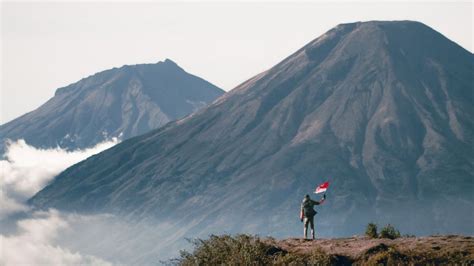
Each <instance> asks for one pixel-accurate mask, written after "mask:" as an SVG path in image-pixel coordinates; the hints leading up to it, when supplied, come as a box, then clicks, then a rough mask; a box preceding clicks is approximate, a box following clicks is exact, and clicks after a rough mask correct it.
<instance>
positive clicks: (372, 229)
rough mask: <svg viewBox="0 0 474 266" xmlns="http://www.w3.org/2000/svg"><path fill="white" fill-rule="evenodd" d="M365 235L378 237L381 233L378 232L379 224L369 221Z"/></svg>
mask: <svg viewBox="0 0 474 266" xmlns="http://www.w3.org/2000/svg"><path fill="white" fill-rule="evenodd" d="M365 235H366V236H368V237H370V238H378V237H379V234H378V233H377V225H376V224H374V223H369V224H368V225H367V228H366V229H365Z"/></svg>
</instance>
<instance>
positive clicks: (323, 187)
mask: <svg viewBox="0 0 474 266" xmlns="http://www.w3.org/2000/svg"><path fill="white" fill-rule="evenodd" d="M328 187H329V182H324V183H322V184H321V185H319V186H318V187H317V188H316V191H314V193H322V192H326V190H327V189H328Z"/></svg>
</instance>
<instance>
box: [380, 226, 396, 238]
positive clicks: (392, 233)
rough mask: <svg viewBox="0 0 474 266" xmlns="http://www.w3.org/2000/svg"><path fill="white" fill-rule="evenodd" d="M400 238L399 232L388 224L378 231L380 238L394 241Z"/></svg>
mask: <svg viewBox="0 0 474 266" xmlns="http://www.w3.org/2000/svg"><path fill="white" fill-rule="evenodd" d="M399 237H400V232H399V231H398V230H397V229H395V227H393V226H392V225H390V224H388V225H386V226H385V227H384V228H382V230H380V238H388V239H395V238H399Z"/></svg>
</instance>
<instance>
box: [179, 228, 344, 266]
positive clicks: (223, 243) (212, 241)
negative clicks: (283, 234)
mask: <svg viewBox="0 0 474 266" xmlns="http://www.w3.org/2000/svg"><path fill="white" fill-rule="evenodd" d="M190 242H191V243H192V244H193V246H194V251H193V252H192V253H190V252H187V251H181V252H180V257H179V258H177V259H173V260H171V261H170V264H174V265H181V266H188V265H189V266H191V265H192V266H194V265H328V264H337V262H338V261H341V259H342V258H339V257H337V256H332V255H327V254H326V253H324V252H323V251H322V250H320V249H315V250H313V251H312V252H311V253H309V254H299V253H289V252H287V251H285V250H282V249H280V248H278V247H277V246H276V245H274V242H275V240H274V239H265V240H262V239H261V238H259V237H258V236H249V235H243V234H241V235H236V236H230V235H222V236H216V235H211V236H210V237H209V239H206V240H202V239H196V240H191V241H190Z"/></svg>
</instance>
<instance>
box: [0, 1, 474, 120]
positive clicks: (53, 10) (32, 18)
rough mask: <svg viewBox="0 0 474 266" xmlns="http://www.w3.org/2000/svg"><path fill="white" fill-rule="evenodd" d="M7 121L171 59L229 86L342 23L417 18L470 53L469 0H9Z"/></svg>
mask: <svg viewBox="0 0 474 266" xmlns="http://www.w3.org/2000/svg"><path fill="white" fill-rule="evenodd" d="M0 9H1V11H0V12H1V20H0V23H1V42H0V46H1V47H0V48H1V49H0V50H1V69H0V70H1V71H0V74H1V75H0V80H1V82H0V84H1V89H0V104H1V106H0V124H4V123H6V122H8V121H10V120H12V119H14V118H16V117H19V116H20V115H22V114H25V113H27V112H29V111H32V110H34V109H35V108H37V107H39V106H40V105H41V104H43V103H45V102H46V101H47V100H48V99H49V98H51V97H52V96H53V95H54V92H55V90H56V89H57V88H60V87H64V86H67V85H69V84H71V83H74V82H76V81H79V80H80V79H82V78H84V77H87V76H89V75H92V74H94V73H97V72H100V71H102V70H106V69H109V68H113V67H120V66H122V65H131V64H140V63H155V62H158V61H163V60H165V59H166V58H170V59H172V60H173V61H175V62H176V63H177V64H178V65H180V66H181V67H182V68H184V69H185V70H186V71H188V72H189V73H192V74H194V75H197V76H199V77H201V78H204V79H206V80H208V81H209V82H211V83H213V84H215V85H217V86H219V87H221V88H222V89H224V90H226V91H228V90H231V89H232V88H234V87H235V86H237V85H238V84H240V83H241V82H243V81H245V80H247V79H249V78H250V77H252V76H254V75H256V74H258V73H260V72H262V71H265V70H266V69H268V68H270V67H272V66H273V65H275V64H276V63H278V62H279V61H281V60H282V59H284V58H285V57H287V56H288V55H290V54H291V53H293V52H294V51H296V50H297V49H299V48H301V47H302V46H303V45H305V44H306V43H308V42H309V41H311V40H313V39H315V38H317V37H318V36H319V35H321V34H323V33H324V32H326V31H328V30H329V29H331V28H332V27H334V26H336V25H337V24H340V23H348V22H355V21H367V20H417V21H420V22H423V23H425V24H427V25H428V26H430V27H432V28H434V29H435V30H437V31H439V32H441V33H442V34H443V35H445V36H446V37H448V38H450V39H451V40H453V41H455V42H456V43H458V44H459V45H461V46H462V47H464V48H465V49H467V50H469V51H471V52H473V51H474V48H473V43H474V40H473V24H474V21H473V9H474V7H473V2H472V1H464V2H462V1H444V2H439V1H438V2H430V1H418V2H417V1H401V2H397V3H394V2H388V1H374V2H367V1H313V2H310V1H304V2H301V1H291V2H289V1H288V2H282V1H279V2H268V1H264V2H256V3H255V2H247V1H245V2H242V1H241V2H231V1H221V2H217V1H213V2H200V1H191V2H176V1H175V2H162V1H157V2H139V3H137V2H133V3H132V2H124V1H122V2H111V1H105V2H103V1H101V2H94V1H87V2H70V1H66V2H61V3H60V2H43V1H34V2H25V1H12V2H8V1H2V2H1V4H0Z"/></svg>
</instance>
